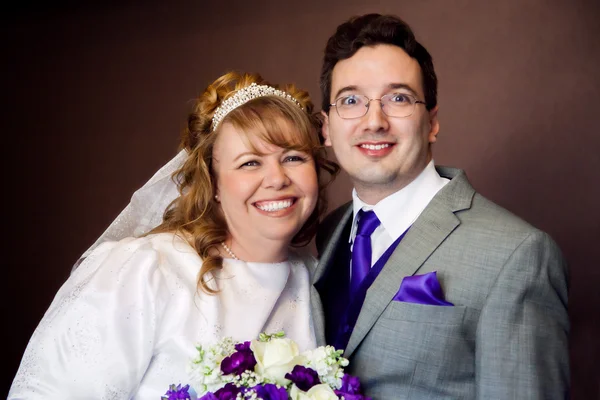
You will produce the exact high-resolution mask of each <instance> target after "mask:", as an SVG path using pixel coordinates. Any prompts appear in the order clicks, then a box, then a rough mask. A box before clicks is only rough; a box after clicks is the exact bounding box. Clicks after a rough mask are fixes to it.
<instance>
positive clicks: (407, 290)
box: [312, 14, 569, 399]
mask: <svg viewBox="0 0 600 400" xmlns="http://www.w3.org/2000/svg"><path fill="white" fill-rule="evenodd" d="M321 90H322V95H323V115H324V117H325V121H324V126H323V135H324V138H325V144H326V145H328V146H331V147H332V148H333V151H334V152H335V155H336V157H337V159H338V161H339V163H340V164H341V166H342V167H343V168H344V169H345V170H346V172H347V173H348V174H349V175H350V178H351V180H352V183H353V185H354V190H353V192H352V201H351V202H349V203H347V204H345V205H343V206H342V207H340V208H338V209H337V210H335V211H333V212H332V213H331V214H330V215H329V216H328V217H327V218H326V219H325V221H324V222H323V224H322V225H321V228H320V232H319V235H318V237H317V247H318V250H319V255H320V258H321V261H320V264H319V267H318V269H317V271H316V272H315V275H314V289H313V293H312V300H313V314H314V316H315V330H316V333H317V338H318V340H319V342H320V343H319V344H324V343H328V344H332V345H335V346H336V347H338V348H344V349H345V356H346V357H348V358H349V359H350V367H349V368H350V371H349V372H350V373H353V374H355V375H358V376H359V377H360V378H361V381H362V384H363V387H364V389H365V391H366V394H367V395H369V396H372V397H374V398H375V399H404V398H411V399H442V398H444V399H474V398H480V399H508V398H510V399H516V398H518V399H541V398H544V399H559V398H565V397H566V396H567V395H568V389H569V353H568V334H569V319H568V315H567V269H566V265H565V263H564V261H563V258H562V256H561V253H560V250H559V249H558V248H557V246H556V244H555V243H554V242H553V241H552V239H551V238H550V237H549V236H548V235H547V234H546V233H544V232H542V231H540V230H538V229H536V228H534V227H532V226H531V225H529V224H527V223H526V222H524V221H522V220H521V219H519V218H518V217H516V216H514V215H513V214H511V213H509V212H508V211H506V210H504V209H502V208H501V207H499V206H497V205H496V204H494V203H492V202H490V201H489V200H487V199H485V198H484V197H482V196H481V195H480V194H478V193H477V192H476V191H475V190H474V189H473V187H472V186H471V185H470V184H469V181H468V180H467V177H466V175H465V173H464V172H463V171H461V170H459V169H454V168H444V167H439V166H435V165H434V163H433V159H432V151H431V145H432V144H433V143H434V142H435V141H436V138H437V135H438V132H439V121H438V115H437V113H438V104H437V97H436V96H437V78H436V74H435V71H434V67H433V63H432V59H431V56H430V55H429V53H428V52H427V50H426V49H425V48H424V47H423V46H422V45H421V44H420V43H418V42H417V41H416V40H415V38H414V35H413V33H412V31H411V29H410V27H409V26H408V25H407V24H406V23H404V22H403V21H401V20H399V19H398V18H396V17H392V16H381V15H373V14H372V15H365V16H362V17H358V18H353V19H351V20H349V21H348V22H346V23H344V24H342V25H340V26H339V27H338V29H337V31H336V33H335V34H334V35H333V36H332V37H331V38H330V39H329V42H328V43H327V47H326V49H325V59H324V62H323V68H322V72H321Z"/></svg>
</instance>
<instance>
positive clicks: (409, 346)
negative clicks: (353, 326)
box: [369, 301, 475, 373]
mask: <svg viewBox="0 0 600 400" xmlns="http://www.w3.org/2000/svg"><path fill="white" fill-rule="evenodd" d="M466 311H467V308H466V307H464V306H454V307H446V306H430V305H422V304H414V303H405V302H396V301H393V302H391V303H390V304H389V305H388V306H387V307H386V309H385V310H384V312H383V313H382V314H381V316H380V317H379V319H378V320H377V322H376V323H375V325H374V326H373V329H371V331H370V332H369V339H370V341H372V342H377V343H379V344H380V346H381V350H382V354H388V357H394V358H404V359H406V360H407V361H408V360H410V361H414V362H415V363H416V364H419V363H424V364H426V365H430V366H432V367H435V368H437V367H440V371H442V370H445V369H447V370H448V371H450V372H449V373H453V372H452V371H456V372H459V370H462V372H461V373H464V372H467V371H465V370H463V368H462V367H459V366H458V364H460V362H461V360H468V359H471V360H472V359H473V354H474V351H475V348H474V346H475V343H474V340H473V332H474V329H475V328H474V327H470V326H469V324H468V323H465V315H466ZM467 363H468V364H469V366H468V367H467V368H466V369H467V370H472V363H471V361H468V362H467Z"/></svg>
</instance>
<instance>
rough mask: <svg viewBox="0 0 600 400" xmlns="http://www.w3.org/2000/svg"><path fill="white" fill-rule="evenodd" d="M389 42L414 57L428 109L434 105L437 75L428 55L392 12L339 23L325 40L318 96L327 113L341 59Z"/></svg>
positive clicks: (354, 18)
mask: <svg viewBox="0 0 600 400" xmlns="http://www.w3.org/2000/svg"><path fill="white" fill-rule="evenodd" d="M378 44H391V45H394V46H398V47H400V48H401V49H403V50H404V51H405V52H406V54H408V55H409V56H410V57H412V58H414V59H415V60H417V62H418V63H419V66H420V67H421V72H422V74H423V92H424V93H425V103H427V104H426V106H427V109H428V110H431V109H432V108H434V107H435V106H436V105H437V76H436V75H435V70H434V69H433V60H432V58H431V55H430V54H429V52H428V51H427V49H425V47H423V46H422V45H421V43H419V42H417V40H416V39H415V35H414V34H413V32H412V29H410V26H408V24H407V23H406V22H404V21H402V20H401V19H400V18H398V17H395V16H393V15H380V14H367V15H362V16H360V17H353V18H350V19H349V20H348V21H347V22H344V23H343V24H341V25H340V26H338V28H337V30H336V31H335V34H334V35H333V36H331V37H330V38H329V40H328V41H327V46H326V47H325V57H324V58H323V67H322V68H321V82H320V83H321V95H322V98H323V100H322V101H323V104H322V108H323V111H325V112H329V107H330V106H329V103H331V100H330V98H329V97H330V96H331V74H332V72H333V68H334V67H335V65H336V64H337V63H338V61H340V60H345V59H347V58H350V57H352V56H353V55H354V54H356V52H357V51H358V50H359V49H360V48H361V47H363V46H376V45H378Z"/></svg>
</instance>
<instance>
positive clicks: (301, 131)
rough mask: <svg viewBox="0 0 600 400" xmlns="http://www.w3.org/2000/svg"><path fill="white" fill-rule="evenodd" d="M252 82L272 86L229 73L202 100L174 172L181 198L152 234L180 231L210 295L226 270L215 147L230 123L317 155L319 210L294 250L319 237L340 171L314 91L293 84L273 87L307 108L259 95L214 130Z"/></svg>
mask: <svg viewBox="0 0 600 400" xmlns="http://www.w3.org/2000/svg"><path fill="white" fill-rule="evenodd" d="M252 83H256V84H258V85H270V84H269V83H267V82H265V81H264V80H263V78H262V77H261V76H260V75H258V74H239V73H236V72H229V73H227V74H225V75H223V76H221V77H220V78H218V79H217V80H215V81H214V82H213V83H212V84H210V85H209V86H208V87H207V88H206V90H205V91H204V92H203V93H202V94H201V95H200V96H199V97H198V99H196V101H195V103H194V107H193V109H192V112H191V113H190V114H189V116H188V123H187V127H186V128H185V129H184V131H183V133H182V138H181V147H182V148H184V149H185V150H187V152H188V157H187V159H186V160H185V162H184V164H183V165H182V167H181V168H180V169H179V170H177V171H176V172H175V173H174V174H173V179H174V180H175V182H176V184H177V186H178V189H179V194H180V196H179V197H178V198H177V199H175V200H174V201H173V202H172V203H171V204H170V205H169V207H168V208H167V210H166V211H165V214H164V217H163V222H162V224H160V225H159V226H158V227H156V228H155V229H153V230H152V231H151V232H150V233H159V232H176V233H178V234H182V236H183V237H184V238H186V240H187V241H188V242H189V243H190V245H191V246H193V247H194V248H195V249H196V251H197V252H198V254H199V255H200V257H201V258H202V261H203V263H202V268H201V270H200V273H199V275H198V288H199V289H202V290H204V291H205V292H207V293H215V291H214V290H212V289H211V288H209V287H208V286H207V279H206V278H207V277H208V276H207V274H208V273H210V272H211V271H214V270H217V269H220V268H221V267H222V265H223V258H222V257H221V256H220V255H219V250H218V249H219V246H220V243H221V242H223V241H225V239H226V238H227V224H226V222H225V219H224V217H223V215H222V213H221V210H220V207H219V204H218V203H217V202H216V201H215V197H214V196H215V193H216V179H215V176H214V173H213V168H212V165H213V158H212V155H213V146H214V143H215V140H216V138H217V137H218V135H219V131H220V127H222V126H223V124H224V123H225V122H229V123H231V124H232V125H233V126H234V127H235V128H236V129H237V130H238V131H241V132H244V133H245V134H246V135H249V134H251V135H254V136H256V137H258V138H260V139H262V140H264V141H265V142H267V143H271V144H274V145H276V146H279V147H282V148H286V149H294V150H299V151H303V152H306V153H308V154H310V155H311V156H312V157H313V159H314V161H315V168H316V171H317V176H318V177H319V196H318V200H317V206H316V207H315V210H314V211H313V213H312V214H311V215H310V217H309V218H308V220H307V221H306V222H305V224H304V225H303V227H302V228H301V229H300V231H299V232H298V233H297V234H296V236H295V237H294V238H293V240H292V245H294V246H302V245H306V244H307V243H308V242H310V240H311V239H312V237H313V236H314V234H315V232H316V228H317V224H318V221H319V219H320V218H321V217H322V216H323V214H324V213H325V211H326V208H327V202H326V194H325V188H326V186H327V185H328V184H329V182H330V181H331V179H332V178H333V177H335V175H337V173H338V172H339V166H338V165H337V164H336V163H334V162H332V161H330V160H328V159H327V158H326V155H325V152H324V148H323V146H322V143H321V140H320V137H319V129H320V125H321V123H320V119H319V118H318V116H317V115H316V114H313V104H312V102H311V100H310V98H309V96H308V93H307V92H305V91H302V90H299V89H298V88H296V87H295V86H294V85H291V84H290V85H285V86H284V87H281V88H279V87H278V86H276V85H270V86H272V87H274V88H279V89H281V90H283V91H285V92H286V93H288V94H290V95H291V96H292V97H294V98H295V99H296V100H297V101H298V103H300V105H301V106H302V108H303V109H304V110H303V109H301V108H300V107H298V105H297V104H294V103H293V102H291V101H290V100H287V99H284V98H281V97H278V96H264V97H259V98H255V99H253V100H250V101H249V102H247V103H245V104H243V105H241V106H239V107H237V108H235V109H234V110H232V111H231V112H229V113H228V114H227V115H226V116H225V117H224V118H223V120H222V121H221V123H220V124H219V126H218V127H217V129H216V130H215V131H212V130H211V124H212V118H213V115H214V113H215V111H216V109H217V108H218V107H219V105H220V104H221V103H222V102H223V101H224V100H225V99H227V98H229V97H231V95H232V94H234V93H235V92H236V91H237V90H240V89H242V88H244V87H246V86H249V85H251V84H252ZM282 121H286V122H287V123H288V124H289V126H293V127H294V128H295V129H296V130H297V132H295V133H296V134H295V135H286V134H285V130H282V129H281V127H282ZM290 136H291V137H290ZM322 171H327V172H328V173H329V175H330V179H327V180H325V179H323V178H322Z"/></svg>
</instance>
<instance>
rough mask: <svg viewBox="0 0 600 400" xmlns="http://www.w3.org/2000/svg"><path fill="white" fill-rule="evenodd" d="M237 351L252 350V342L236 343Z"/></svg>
mask: <svg viewBox="0 0 600 400" xmlns="http://www.w3.org/2000/svg"><path fill="white" fill-rule="evenodd" d="M235 349H236V350H237V351H252V350H250V342H243V343H238V344H236V345H235Z"/></svg>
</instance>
